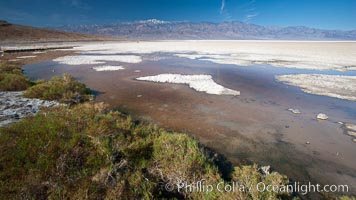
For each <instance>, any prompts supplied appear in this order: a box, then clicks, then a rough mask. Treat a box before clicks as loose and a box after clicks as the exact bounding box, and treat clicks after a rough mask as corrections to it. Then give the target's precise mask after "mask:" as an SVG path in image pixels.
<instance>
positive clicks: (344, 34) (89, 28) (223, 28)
mask: <svg viewBox="0 0 356 200" xmlns="http://www.w3.org/2000/svg"><path fill="white" fill-rule="evenodd" d="M56 29H57V30H64V31H69V32H77V33H84V34H91V35H101V36H114V37H121V38H127V39H149V40H150V39H152V40H153V39H154V40H167V39H197V40H199V39H221V40H227V39H242V40H244V39H257V40H268V39H273V40H356V30H352V31H340V30H322V29H315V28H309V27H305V26H290V27H275V26H260V25H255V24H249V23H243V22H239V21H233V22H221V23H212V22H170V21H161V20H156V19H150V20H143V21H135V22H121V23H114V24H107V25H96V24H94V25H75V26H73V25H68V26H62V27H56Z"/></svg>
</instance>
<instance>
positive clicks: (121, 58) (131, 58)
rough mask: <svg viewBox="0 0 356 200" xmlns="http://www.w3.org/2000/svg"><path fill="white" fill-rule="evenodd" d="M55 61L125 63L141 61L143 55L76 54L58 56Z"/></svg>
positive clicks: (82, 63) (67, 62) (78, 63)
mask: <svg viewBox="0 0 356 200" xmlns="http://www.w3.org/2000/svg"><path fill="white" fill-rule="evenodd" d="M53 61H56V62H59V63H60V64H67V65H85V64H87V65H90V64H105V62H106V61H117V62H124V63H140V62H141V61H142V58H141V56H135V55H99V56H98V55H74V56H64V57H60V58H56V59H54V60H53Z"/></svg>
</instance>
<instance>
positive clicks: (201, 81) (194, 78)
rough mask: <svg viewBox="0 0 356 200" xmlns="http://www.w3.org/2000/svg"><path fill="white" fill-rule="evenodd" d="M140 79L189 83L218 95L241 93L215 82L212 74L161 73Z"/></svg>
mask: <svg viewBox="0 0 356 200" xmlns="http://www.w3.org/2000/svg"><path fill="white" fill-rule="evenodd" d="M136 79H137V80H140V81H152V82H161V83H178V84H187V85H189V87H190V88H193V89H195V90H196V91H198V92H206V93H208V94H216V95H240V92H239V91H235V90H231V89H228V88H225V87H223V86H221V85H219V84H217V83H215V82H214V80H213V79H212V77H211V76H210V75H181V74H159V75H157V76H146V77H139V78H136Z"/></svg>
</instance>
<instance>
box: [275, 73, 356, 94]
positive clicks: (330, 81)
mask: <svg viewBox="0 0 356 200" xmlns="http://www.w3.org/2000/svg"><path fill="white" fill-rule="evenodd" d="M276 79H277V80H278V81H282V82H284V83H286V84H289V85H294V86H298V87H300V88H302V90H303V91H304V92H306V93H310V94H317V95H324V96H330V97H336V98H340V99H347V100H351V101H356V76H339V75H322V74H292V75H283V76H277V77H276Z"/></svg>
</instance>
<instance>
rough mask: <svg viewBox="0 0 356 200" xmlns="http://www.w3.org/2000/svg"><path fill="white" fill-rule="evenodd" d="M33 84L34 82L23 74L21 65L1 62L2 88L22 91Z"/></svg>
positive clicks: (0, 80) (0, 88)
mask: <svg viewBox="0 0 356 200" xmlns="http://www.w3.org/2000/svg"><path fill="white" fill-rule="evenodd" d="M31 85H32V82H31V81H30V80H29V79H28V78H27V77H26V76H24V75H23V74H22V69H21V68H20V67H18V66H14V65H10V64H7V63H4V62H1V63H0V90H2V91H21V90H26V89H27V88H28V87H30V86H31Z"/></svg>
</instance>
